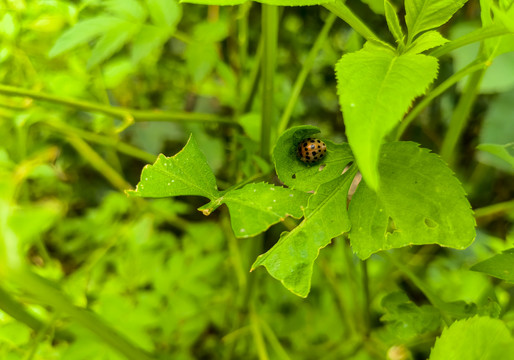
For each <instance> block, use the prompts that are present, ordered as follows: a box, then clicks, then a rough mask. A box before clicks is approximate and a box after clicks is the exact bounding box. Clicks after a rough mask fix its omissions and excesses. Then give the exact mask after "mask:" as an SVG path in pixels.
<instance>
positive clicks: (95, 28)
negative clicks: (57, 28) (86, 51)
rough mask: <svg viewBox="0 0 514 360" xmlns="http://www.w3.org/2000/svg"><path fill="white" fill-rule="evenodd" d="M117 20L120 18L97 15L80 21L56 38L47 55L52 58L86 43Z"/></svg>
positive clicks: (115, 23)
mask: <svg viewBox="0 0 514 360" xmlns="http://www.w3.org/2000/svg"><path fill="white" fill-rule="evenodd" d="M119 21H120V19H118V18H116V17H112V16H99V17H95V18H93V19H89V20H84V21H81V22H79V23H77V24H76V25H75V26H73V27H72V28H71V29H68V30H66V31H65V32H64V33H63V34H62V35H61V36H60V37H59V38H58V39H57V41H56V42H55V44H54V46H53V47H52V49H50V52H49V53H48V56H50V57H51V58H53V57H56V56H58V55H60V54H62V53H63V52H65V51H68V50H71V49H73V48H75V47H77V46H79V45H82V44H86V43H88V42H89V41H91V40H93V39H94V38H96V37H97V36H99V35H101V34H104V33H106V32H107V31H109V30H110V29H111V28H113V27H114V26H116V25H118V24H119Z"/></svg>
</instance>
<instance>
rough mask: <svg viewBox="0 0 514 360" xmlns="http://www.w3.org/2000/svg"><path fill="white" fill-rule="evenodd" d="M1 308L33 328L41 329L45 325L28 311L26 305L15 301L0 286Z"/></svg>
mask: <svg viewBox="0 0 514 360" xmlns="http://www.w3.org/2000/svg"><path fill="white" fill-rule="evenodd" d="M0 309H2V311H3V312H5V313H6V314H8V315H9V316H11V317H12V318H13V319H15V320H17V321H19V322H21V323H23V324H25V325H27V326H28V327H30V328H31V329H32V330H35V331H40V330H41V329H43V328H44V327H45V326H44V324H43V322H41V321H40V320H39V319H36V318H35V317H34V316H32V315H31V314H30V313H29V312H27V311H26V310H25V309H24V307H23V306H22V305H21V304H20V303H18V302H17V301H15V300H14V299H13V298H12V297H11V295H9V294H8V293H7V292H6V291H5V290H4V289H3V288H0Z"/></svg>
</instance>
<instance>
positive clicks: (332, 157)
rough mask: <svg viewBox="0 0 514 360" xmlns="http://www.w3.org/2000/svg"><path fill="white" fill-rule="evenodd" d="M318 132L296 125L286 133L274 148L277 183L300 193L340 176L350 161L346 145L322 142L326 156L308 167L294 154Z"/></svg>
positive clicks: (350, 153)
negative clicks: (300, 145) (278, 180)
mask: <svg viewBox="0 0 514 360" xmlns="http://www.w3.org/2000/svg"><path fill="white" fill-rule="evenodd" d="M317 133H319V129H318V128H317V127H315V126H308V125H305V126H296V127H292V128H290V129H288V130H286V131H285V132H284V133H283V134H282V135H281V136H280V138H279V139H278V141H277V143H276V145H275V148H274V149H273V162H274V163H275V168H276V170H277V175H278V178H279V179H280V181H282V182H283V183H284V184H286V185H287V186H289V187H291V188H294V189H299V190H302V191H313V190H315V189H316V188H317V187H318V186H319V185H321V184H323V183H326V182H329V181H331V180H333V179H335V178H337V177H339V176H341V174H342V173H343V170H344V169H345V167H346V166H347V165H348V164H349V163H350V162H352V161H353V155H352V151H351V150H350V147H349V145H348V144H334V143H333V142H332V141H327V140H323V141H324V142H325V144H326V145H327V155H326V156H325V157H324V158H323V160H322V161H320V162H319V163H316V164H312V165H308V164H305V163H303V162H302V161H300V159H299V158H298V155H297V148H298V144H300V142H302V140H304V139H305V138H308V137H316V135H315V134H317Z"/></svg>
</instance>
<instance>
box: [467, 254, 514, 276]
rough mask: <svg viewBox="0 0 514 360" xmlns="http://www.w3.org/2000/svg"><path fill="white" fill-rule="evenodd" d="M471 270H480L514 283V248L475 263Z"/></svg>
mask: <svg viewBox="0 0 514 360" xmlns="http://www.w3.org/2000/svg"><path fill="white" fill-rule="evenodd" d="M470 270H473V271H479V272H483V273H486V274H488V275H491V276H494V277H496V278H498V279H502V280H505V281H508V282H511V283H514V249H509V250H506V251H504V252H503V253H501V254H498V255H495V256H493V257H492V258H490V259H487V260H484V261H482V262H479V263H478V264H475V265H473V266H472V267H471V269H470Z"/></svg>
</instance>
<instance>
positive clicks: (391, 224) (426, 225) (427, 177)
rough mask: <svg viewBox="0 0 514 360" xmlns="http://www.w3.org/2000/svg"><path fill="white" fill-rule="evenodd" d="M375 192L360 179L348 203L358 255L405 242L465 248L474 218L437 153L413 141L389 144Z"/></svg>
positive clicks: (353, 244) (366, 255) (366, 254)
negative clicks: (378, 184)
mask: <svg viewBox="0 0 514 360" xmlns="http://www.w3.org/2000/svg"><path fill="white" fill-rule="evenodd" d="M378 171H379V173H380V187H379V191H378V193H374V192H373V191H372V190H371V189H369V187H368V186H367V185H366V184H364V183H360V184H359V186H358V188H357V191H356V192H355V194H354V195H353V197H352V201H351V202H350V207H349V214H350V220H351V222H352V230H351V232H350V241H351V245H352V247H353V250H354V251H355V253H356V254H357V256H358V257H359V258H361V259H367V258H368V257H369V256H370V255H371V254H373V253H376V252H378V251H382V250H387V249H395V248H400V247H403V246H407V245H421V244H439V245H441V246H448V247H452V248H456V249H464V248H466V247H468V246H469V245H470V244H471V243H472V242H473V239H474V238H475V219H474V217H473V213H472V211H471V208H470V205H469V202H468V201H467V199H466V197H465V193H464V190H463V188H462V186H461V184H460V183H459V181H458V180H457V179H456V178H455V177H454V176H453V174H452V172H451V170H450V169H449V168H448V166H447V165H446V164H445V163H444V162H443V161H442V160H441V159H440V158H439V156H437V155H435V154H432V153H429V151H428V150H427V149H422V148H419V147H418V144H415V143H412V142H393V143H387V144H385V145H384V146H383V147H382V152H381V156H380V161H379V165H378Z"/></svg>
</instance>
